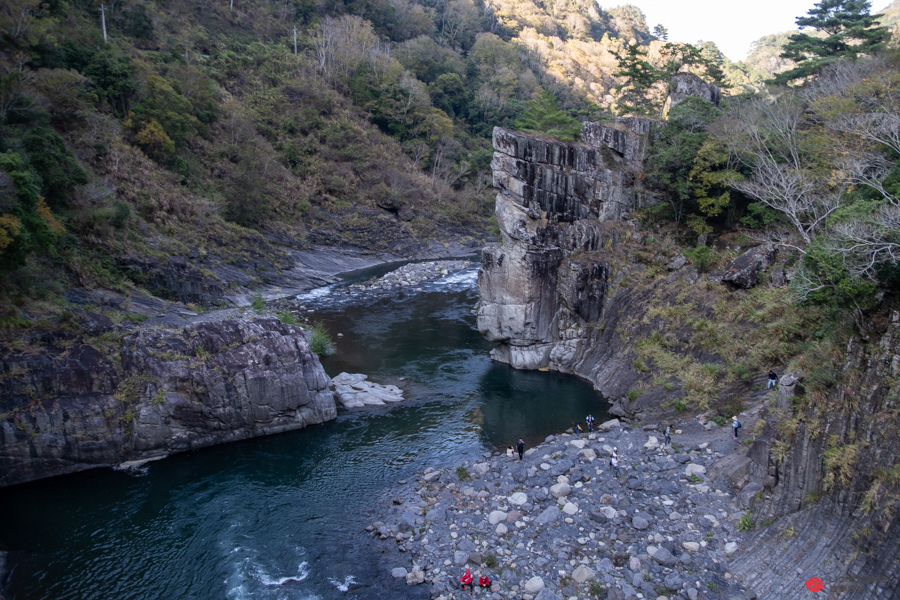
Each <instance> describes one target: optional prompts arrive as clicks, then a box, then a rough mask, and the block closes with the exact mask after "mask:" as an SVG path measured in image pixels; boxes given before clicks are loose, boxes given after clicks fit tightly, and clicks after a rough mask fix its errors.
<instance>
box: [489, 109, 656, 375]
mask: <svg viewBox="0 0 900 600" xmlns="http://www.w3.org/2000/svg"><path fill="white" fill-rule="evenodd" d="M648 130H649V121H647V120H646V119H621V120H620V121H619V124H618V127H609V126H605V125H598V124H587V125H586V127H585V133H584V135H583V139H584V140H586V141H585V142H582V143H564V142H558V141H552V140H546V139H542V138H540V137H536V136H530V135H524V134H519V133H515V132H512V131H508V130H505V129H501V128H496V129H495V130H494V149H495V152H494V158H493V161H492V163H491V167H492V168H493V172H494V185H495V186H496V187H497V188H498V189H499V192H498V194H497V204H496V216H497V222H498V224H499V226H500V235H501V239H502V242H501V244H500V245H499V246H493V247H488V248H486V249H485V250H484V251H483V252H482V259H481V270H480V271H479V275H478V286H479V290H480V293H481V305H480V308H479V311H478V329H479V331H481V333H482V334H483V335H484V336H485V337H487V338H488V339H489V340H491V341H494V342H498V343H499V344H498V346H497V347H496V348H495V349H494V350H493V352H492V354H491V355H492V357H493V358H495V359H496V360H500V361H502V362H507V363H510V364H511V365H513V366H514V367H517V368H525V369H535V368H540V367H545V366H548V365H550V363H551V362H555V363H558V364H557V365H556V368H558V369H559V370H563V371H571V370H572V368H573V365H572V359H573V358H574V357H575V356H576V355H577V354H578V353H579V349H580V347H581V345H582V343H583V341H584V340H585V339H586V338H585V335H586V330H585V329H583V328H580V326H581V325H584V324H585V323H587V322H589V321H595V320H597V318H598V317H599V315H600V310H601V307H602V305H603V302H604V296H605V291H606V287H607V278H608V275H609V268H608V266H607V265H605V264H604V263H600V262H596V261H595V260H593V259H585V260H581V259H579V258H578V253H579V252H583V251H589V252H590V251H595V250H598V249H600V248H602V247H603V245H604V244H605V243H606V242H607V241H609V240H610V236H612V235H614V234H613V233H612V230H611V229H610V228H607V227H605V226H604V223H606V222H609V221H615V220H618V219H620V218H621V217H622V215H623V214H624V213H625V212H626V211H627V210H629V209H631V208H634V207H637V206H641V205H643V204H645V203H646V202H647V201H648V199H647V198H646V197H644V196H643V195H642V194H641V193H640V192H639V191H638V188H637V187H636V186H635V185H634V178H635V177H636V176H637V175H638V174H639V171H640V167H641V159H642V156H643V152H644V145H645V139H646V138H645V136H643V135H641V134H643V133H646V132H647V131H648ZM636 132H637V133H636Z"/></svg>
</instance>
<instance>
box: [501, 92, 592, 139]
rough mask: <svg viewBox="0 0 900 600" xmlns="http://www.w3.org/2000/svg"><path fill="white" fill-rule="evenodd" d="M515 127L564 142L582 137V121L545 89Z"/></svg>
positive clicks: (529, 104) (514, 124) (531, 102)
mask: <svg viewBox="0 0 900 600" xmlns="http://www.w3.org/2000/svg"><path fill="white" fill-rule="evenodd" d="M513 127H515V128H516V129H518V130H519V131H523V132H525V133H538V134H546V135H550V136H553V137H555V138H556V139H558V140H561V141H564V142H571V141H574V140H577V139H578V138H579V137H581V127H582V126H581V122H580V121H579V120H578V119H576V118H575V117H572V116H569V114H568V113H566V112H565V111H564V110H563V109H561V108H560V107H559V104H558V103H557V102H556V96H555V95H554V94H553V92H551V91H550V90H544V91H543V92H541V93H540V94H538V95H537V97H536V98H534V99H533V100H531V101H530V102H529V103H528V109H527V110H526V111H525V112H524V113H523V114H522V116H521V118H519V120H518V121H516V122H515V123H513Z"/></svg>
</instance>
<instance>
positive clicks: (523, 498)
mask: <svg viewBox="0 0 900 600" xmlns="http://www.w3.org/2000/svg"><path fill="white" fill-rule="evenodd" d="M526 502H528V496H527V495H526V494H525V493H523V492H516V493H515V494H512V495H511V496H510V497H509V503H510V504H515V505H516V506H522V505H523V504H525V503H526Z"/></svg>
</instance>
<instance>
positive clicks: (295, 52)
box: [294, 25, 297, 54]
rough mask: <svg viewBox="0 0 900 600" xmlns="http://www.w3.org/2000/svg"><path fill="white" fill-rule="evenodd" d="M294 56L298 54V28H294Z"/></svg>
mask: <svg viewBox="0 0 900 600" xmlns="http://www.w3.org/2000/svg"><path fill="white" fill-rule="evenodd" d="M294 54H297V26H296V25H295V26H294Z"/></svg>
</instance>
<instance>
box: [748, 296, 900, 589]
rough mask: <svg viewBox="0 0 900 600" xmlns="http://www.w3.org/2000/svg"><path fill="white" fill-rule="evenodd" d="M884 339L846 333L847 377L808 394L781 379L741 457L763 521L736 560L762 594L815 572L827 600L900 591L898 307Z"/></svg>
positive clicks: (796, 379)
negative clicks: (817, 394) (820, 395)
mask: <svg viewBox="0 0 900 600" xmlns="http://www.w3.org/2000/svg"><path fill="white" fill-rule="evenodd" d="M890 319H891V320H890V323H889V325H888V326H887V327H886V329H885V331H884V332H883V333H882V334H880V335H878V336H877V339H872V340H869V341H868V343H863V342H862V341H861V340H859V339H858V338H856V339H854V340H852V341H851V343H850V346H849V348H848V352H847V358H846V360H845V361H844V364H843V365H842V367H843V368H842V370H843V372H844V373H845V374H847V377H846V379H845V381H847V383H846V385H838V386H836V387H835V388H833V389H832V390H831V392H830V393H829V394H828V395H827V397H823V398H811V397H810V394H809V393H808V392H807V390H806V389H805V387H806V386H805V385H804V382H805V379H806V377H805V375H804V374H803V373H798V372H795V373H788V374H786V375H784V376H783V377H782V378H781V385H780V387H779V389H778V393H777V397H776V398H775V399H773V401H772V402H770V403H769V405H768V406H767V407H766V408H765V410H764V411H763V412H762V414H761V417H762V418H763V419H764V420H765V427H764V428H763V430H762V432H761V433H760V435H758V436H757V437H756V439H755V440H754V442H753V444H752V446H750V449H749V451H748V452H747V456H746V457H745V461H746V468H747V472H746V478H745V480H746V481H747V482H748V484H747V488H745V489H747V493H744V494H743V496H744V498H745V501H746V504H747V506H746V507H747V508H752V512H753V516H754V519H755V523H756V526H757V529H756V530H754V531H753V532H752V534H751V535H750V536H749V539H748V540H747V551H746V552H745V553H742V554H741V555H740V557H739V558H738V559H737V560H736V561H735V564H734V566H733V568H734V572H735V574H737V575H738V576H739V577H740V578H741V579H742V580H743V581H744V582H745V583H746V584H747V585H749V586H751V587H752V588H753V589H754V590H755V591H756V592H757V593H758V594H759V595H760V597H761V598H782V597H784V598H787V597H793V595H794V594H796V590H799V589H802V587H801V586H802V584H803V582H804V581H806V580H808V579H810V578H812V577H818V578H819V579H821V580H822V581H823V583H824V584H825V590H824V591H825V593H827V594H828V597H829V598H844V599H847V600H850V599H852V600H887V599H889V598H897V597H898V592H900V585H898V582H900V536H898V531H897V529H898V526H897V521H898V515H897V513H898V509H900V463H898V461H897V457H898V456H900V436H898V435H897V431H898V427H900V311H898V310H894V311H892V313H891V315H890Z"/></svg>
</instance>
